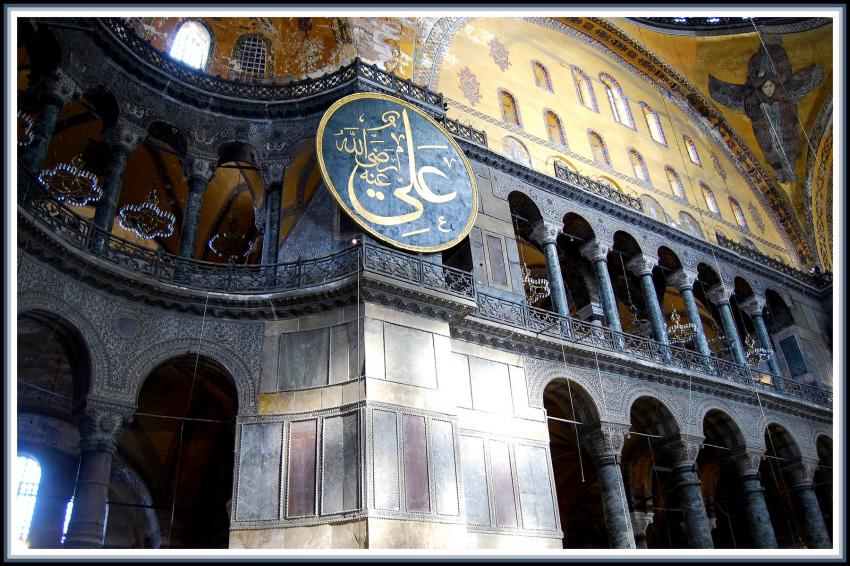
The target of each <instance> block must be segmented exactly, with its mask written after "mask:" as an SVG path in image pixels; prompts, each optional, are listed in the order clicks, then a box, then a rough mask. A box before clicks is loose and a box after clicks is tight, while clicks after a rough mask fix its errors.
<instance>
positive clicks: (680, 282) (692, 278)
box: [667, 267, 699, 289]
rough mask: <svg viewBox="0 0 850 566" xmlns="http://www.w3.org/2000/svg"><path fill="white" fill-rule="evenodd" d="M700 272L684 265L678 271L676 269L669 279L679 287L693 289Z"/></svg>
mask: <svg viewBox="0 0 850 566" xmlns="http://www.w3.org/2000/svg"><path fill="white" fill-rule="evenodd" d="M698 277H699V274H698V273H697V271H696V270H695V269H688V268H686V267H683V268H681V269H679V270H678V271H674V272H673V274H672V275H670V276H669V277H668V278H667V281H669V282H670V283H672V284H673V285H675V286H676V287H677V288H678V289H693V288H694V283H695V282H696V280H697V278H698Z"/></svg>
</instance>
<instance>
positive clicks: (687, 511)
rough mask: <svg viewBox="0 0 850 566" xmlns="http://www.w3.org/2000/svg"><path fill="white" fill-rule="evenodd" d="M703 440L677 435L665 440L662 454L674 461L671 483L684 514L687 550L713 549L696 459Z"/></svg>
mask: <svg viewBox="0 0 850 566" xmlns="http://www.w3.org/2000/svg"><path fill="white" fill-rule="evenodd" d="M701 447H702V439H698V438H696V437H692V436H682V435H677V436H675V437H672V438H670V439H668V440H666V441H665V442H664V444H663V448H662V449H663V451H664V452H665V454H666V455H667V458H668V459H669V460H670V461H672V462H673V468H672V476H671V480H672V482H673V489H674V490H675V491H676V495H677V496H678V498H679V506H680V507H681V509H682V512H683V513H684V516H685V517H684V519H685V532H686V534H687V538H688V547H690V548H714V541H713V540H712V538H711V524H710V522H709V520H708V513H706V509H705V502H704V501H703V499H702V491H701V490H700V480H699V476H697V466H696V459H697V455H698V454H699V450H700V448H701Z"/></svg>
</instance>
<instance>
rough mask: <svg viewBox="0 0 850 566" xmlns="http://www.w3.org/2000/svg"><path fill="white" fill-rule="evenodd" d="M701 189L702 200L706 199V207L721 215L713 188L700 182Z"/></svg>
mask: <svg viewBox="0 0 850 566" xmlns="http://www.w3.org/2000/svg"><path fill="white" fill-rule="evenodd" d="M699 188H700V190H701V191H702V198H704V199H705V206H706V207H707V208H708V210H709V211H711V212H713V213H714V214H717V215H720V208H719V207H718V206H717V199H715V198H714V191H712V190H711V187H709V186H708V185H706V184H705V183H703V182H700V184H699Z"/></svg>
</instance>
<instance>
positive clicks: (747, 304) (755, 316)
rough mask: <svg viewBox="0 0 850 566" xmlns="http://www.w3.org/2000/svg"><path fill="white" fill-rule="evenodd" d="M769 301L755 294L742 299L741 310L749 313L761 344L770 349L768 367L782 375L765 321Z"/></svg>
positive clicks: (772, 371)
mask: <svg viewBox="0 0 850 566" xmlns="http://www.w3.org/2000/svg"><path fill="white" fill-rule="evenodd" d="M766 304H767V301H766V299H765V298H764V297H762V296H758V295H753V296H752V297H750V298H749V299H747V300H746V301H742V302H741V304H740V306H741V310H743V311H744V312H745V313H747V314H748V315H749V317H750V319H751V320H752V321H753V326H754V327H755V329H756V336H758V340H759V346H761V347H762V348H764V349H765V350H769V351H770V356H769V357H768V358H767V367H769V368H770V373H772V374H773V375H777V376H779V377H782V375H781V373H780V371H779V362H778V361H777V359H776V352H775V351H774V350H773V340H771V339H770V333H769V332H768V331H767V325H766V324H765V323H764V307H765V305H766Z"/></svg>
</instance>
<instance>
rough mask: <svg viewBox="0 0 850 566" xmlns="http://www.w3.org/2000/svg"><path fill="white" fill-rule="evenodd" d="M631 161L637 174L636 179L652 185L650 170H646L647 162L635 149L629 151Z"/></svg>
mask: <svg viewBox="0 0 850 566" xmlns="http://www.w3.org/2000/svg"><path fill="white" fill-rule="evenodd" d="M629 161H631V163H632V170H633V171H634V173H635V179H640V180H641V181H646V182H647V183H651V182H652V181H651V180H650V178H649V169H647V168H646V161H644V160H643V156H642V155H641V154H640V153H638V151H637V150H636V149H634V148H630V149H629Z"/></svg>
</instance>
